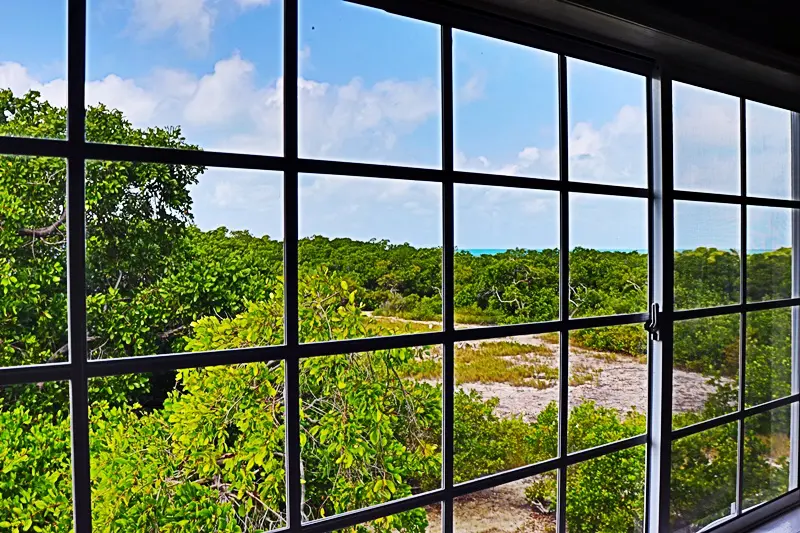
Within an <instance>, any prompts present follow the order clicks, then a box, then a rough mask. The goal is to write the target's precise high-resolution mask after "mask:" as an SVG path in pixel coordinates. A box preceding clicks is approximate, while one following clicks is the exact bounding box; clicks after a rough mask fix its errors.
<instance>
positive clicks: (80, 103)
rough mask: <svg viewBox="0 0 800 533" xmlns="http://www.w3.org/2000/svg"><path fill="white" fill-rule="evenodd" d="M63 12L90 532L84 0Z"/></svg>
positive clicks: (80, 473)
mask: <svg viewBox="0 0 800 533" xmlns="http://www.w3.org/2000/svg"><path fill="white" fill-rule="evenodd" d="M67 11H68V15H67V110H68V112H67V151H68V154H67V191H66V195H67V299H68V326H67V328H68V334H69V341H68V342H69V359H70V417H71V420H70V428H71V438H72V498H73V521H74V523H73V527H74V528H75V531H76V532H77V533H89V532H90V531H91V530H92V503H91V472H90V463H91V458H90V456H89V391H88V388H89V384H88V378H87V374H86V365H87V357H86V223H85V221H86V217H85V209H86V207H85V197H86V191H85V183H84V181H85V170H84V169H85V165H84V155H85V150H84V148H85V139H86V115H85V106H84V103H85V84H84V81H85V79H86V0H68V10H67Z"/></svg>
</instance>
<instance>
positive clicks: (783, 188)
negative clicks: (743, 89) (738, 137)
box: [746, 100, 792, 198]
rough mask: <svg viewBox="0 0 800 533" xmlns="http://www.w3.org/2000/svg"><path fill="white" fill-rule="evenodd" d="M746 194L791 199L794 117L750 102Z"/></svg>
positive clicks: (774, 108) (748, 105) (748, 110)
mask: <svg viewBox="0 0 800 533" xmlns="http://www.w3.org/2000/svg"><path fill="white" fill-rule="evenodd" d="M746 115H747V129H746V133H747V194H748V196H765V197H768V198H791V197H792V186H791V168H792V167H791V164H792V157H791V151H790V149H791V148H790V146H791V141H792V128H791V120H792V114H791V112H790V111H787V110H785V109H780V108H777V107H771V106H767V105H764V104H759V103H757V102H751V101H749V100H748V102H747V110H746Z"/></svg>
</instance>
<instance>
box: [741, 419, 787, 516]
mask: <svg viewBox="0 0 800 533" xmlns="http://www.w3.org/2000/svg"><path fill="white" fill-rule="evenodd" d="M791 415H792V413H791V406H789V405H787V406H785V407H779V408H778V409H774V410H772V411H768V412H766V413H761V414H758V415H755V416H752V417H750V418H748V419H746V420H745V423H744V428H745V440H744V472H743V477H742V485H743V486H742V490H743V497H744V501H743V503H742V507H743V508H744V509H747V508H748V507H752V506H754V505H758V504H759V503H761V502H765V501H767V500H771V499H773V498H777V497H778V496H780V495H782V494H783V493H785V492H786V491H787V490H788V489H789V452H790V443H789V424H790V421H791Z"/></svg>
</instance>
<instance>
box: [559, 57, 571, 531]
mask: <svg viewBox="0 0 800 533" xmlns="http://www.w3.org/2000/svg"><path fill="white" fill-rule="evenodd" d="M567 87H568V82H567V58H566V56H564V55H563V54H559V56H558V162H559V180H560V181H561V192H560V193H559V203H560V205H559V248H560V254H559V265H558V267H559V268H558V275H559V280H560V281H559V306H560V309H559V318H560V322H561V331H560V334H559V363H558V369H559V370H558V457H559V458H560V459H562V460H563V459H564V458H565V457H566V456H567V453H568V448H567V433H568V431H567V425H568V423H569V330H568V329H567V320H569V192H568V186H567V184H568V181H569V117H568V116H567V111H568V108H567V102H568V100H567V98H568V96H567ZM556 504H557V511H556V527H557V530H558V532H559V533H565V532H566V530H567V516H566V509H567V467H566V466H564V465H563V464H562V466H560V467H559V469H558V498H557V502H556Z"/></svg>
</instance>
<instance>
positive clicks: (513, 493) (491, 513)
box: [426, 479, 555, 533]
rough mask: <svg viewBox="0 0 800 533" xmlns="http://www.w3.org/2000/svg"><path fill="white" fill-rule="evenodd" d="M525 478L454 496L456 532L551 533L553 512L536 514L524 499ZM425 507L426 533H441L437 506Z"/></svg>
mask: <svg viewBox="0 0 800 533" xmlns="http://www.w3.org/2000/svg"><path fill="white" fill-rule="evenodd" d="M528 481H529V480H526V479H521V480H519V481H514V482H512V483H507V484H505V485H500V486H499V487H494V488H491V489H487V490H484V491H481V492H478V493H476V494H470V495H469V496H462V497H460V498H458V499H456V502H455V507H454V508H453V522H454V526H455V527H454V529H455V530H456V531H458V532H459V533H507V532H514V533H552V532H553V531H555V515H542V514H539V513H536V512H534V511H533V510H532V509H531V506H530V505H528V502H527V501H526V500H525V487H526V486H527V484H528ZM426 510H427V511H428V524H429V525H428V533H440V532H441V529H442V528H441V526H442V520H441V511H440V508H439V507H438V506H436V507H429V508H427V509H426Z"/></svg>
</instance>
